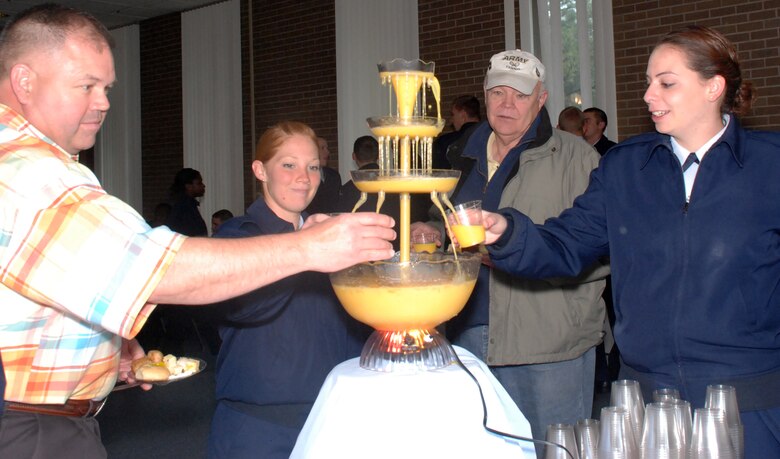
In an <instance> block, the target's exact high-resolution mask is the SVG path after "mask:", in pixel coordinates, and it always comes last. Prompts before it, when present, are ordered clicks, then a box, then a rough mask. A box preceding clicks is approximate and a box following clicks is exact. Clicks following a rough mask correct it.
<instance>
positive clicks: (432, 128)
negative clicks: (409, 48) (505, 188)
mask: <svg viewBox="0 0 780 459" xmlns="http://www.w3.org/2000/svg"><path fill="white" fill-rule="evenodd" d="M433 68H434V64H433V63H427V62H423V61H421V60H413V61H407V60H403V59H394V60H392V61H388V62H382V63H380V64H379V76H380V79H381V81H382V84H383V85H388V86H389V89H388V96H389V98H390V101H391V103H390V107H391V111H392V107H393V104H392V99H393V94H395V101H396V104H395V106H396V113H395V114H393V113H391V114H390V115H389V116H383V117H372V118H369V119H368V125H369V128H370V129H371V132H372V133H373V134H374V135H375V136H376V137H377V140H378V141H379V160H378V164H379V169H373V170H360V171H352V173H351V174H352V180H353V182H354V184H355V186H356V187H357V188H358V190H360V191H361V198H360V200H359V201H358V202H357V203H356V205H355V208H354V209H353V212H354V211H356V210H358V209H359V208H360V206H361V205H362V204H363V203H364V202H365V200H366V198H367V193H376V194H377V195H378V196H377V209H376V211H377V212H379V210H380V208H381V206H382V203H383V201H384V198H385V194H386V193H392V194H398V195H399V199H400V215H399V216H398V217H399V218H400V219H399V227H400V230H399V235H398V237H399V241H400V250H399V251H398V252H397V253H396V255H395V256H394V257H393V258H392V259H391V260H386V261H381V262H373V263H362V264H359V265H356V266H353V267H351V268H348V269H345V270H342V271H339V272H337V273H333V274H331V283H332V284H333V289H334V291H335V292H336V295H337V296H338V298H339V300H340V301H341V303H342V305H343V306H344V308H345V309H346V310H347V312H348V313H349V314H350V315H351V316H352V317H354V318H355V319H357V320H359V321H361V322H363V323H365V324H368V325H370V326H372V327H374V329H375V331H374V333H373V334H372V335H371V337H370V338H369V339H368V341H367V342H366V344H365V346H364V347H363V351H362V353H361V356H360V366H361V367H362V368H365V369H369V370H375V371H384V372H414V371H419V370H433V369H437V368H443V367H446V366H447V365H449V364H451V363H453V362H455V361H456V360H457V356H456V355H455V351H454V350H453V349H452V346H451V345H450V344H449V342H447V340H446V339H445V338H444V337H443V336H441V335H440V334H439V333H438V332H437V331H436V328H435V327H436V326H437V325H439V324H441V323H442V322H444V321H446V320H448V319H450V318H452V317H454V316H455V315H456V314H457V313H458V312H460V311H461V309H463V306H464V305H465V304H466V301H467V300H468V298H469V296H470V295H471V292H472V290H473V289H474V284H475V283H476V279H477V273H478V272H479V266H480V263H481V256H480V255H479V254H477V253H457V252H456V251H455V250H453V252H452V253H442V252H436V253H433V254H428V253H416V252H411V251H410V243H409V242H410V221H409V220H410V195H411V194H412V193H426V194H430V197H431V201H432V202H433V203H434V205H436V207H437V208H438V209H439V211H440V212H441V213H442V217H445V216H444V208H443V207H442V202H443V203H444V204H445V205H446V206H447V207H449V208H452V205H451V204H450V202H449V199H448V198H447V193H449V192H450V191H452V190H453V189H454V188H455V186H456V184H457V182H458V178H459V177H460V171H456V170H434V169H432V150H433V148H432V146H433V139H434V137H436V136H437V135H438V134H439V132H441V130H442V128H443V127H444V120H442V119H441V113H440V111H441V110H440V103H439V97H440V87H439V82H438V80H437V79H436V77H435V76H434V74H433ZM428 88H430V90H431V92H432V94H433V96H434V99H435V102H436V110H437V113H436V116H435V117H429V116H427V104H426V92H427V89H428ZM394 217H395V216H394ZM443 220H444V222H445V225H447V230H448V234H452V233H451V231H450V229H449V225H448V223H447V219H446V217H445V218H444V219H443Z"/></svg>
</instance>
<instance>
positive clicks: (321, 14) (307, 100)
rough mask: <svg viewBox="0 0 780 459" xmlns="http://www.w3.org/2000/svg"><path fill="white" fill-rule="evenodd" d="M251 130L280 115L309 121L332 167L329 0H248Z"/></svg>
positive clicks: (331, 15) (259, 130)
mask: <svg viewBox="0 0 780 459" xmlns="http://www.w3.org/2000/svg"><path fill="white" fill-rule="evenodd" d="M252 7H253V10H254V12H255V14H254V19H253V21H252V25H253V28H254V53H255V54H254V66H255V77H254V82H255V104H256V113H255V116H256V122H255V127H256V132H257V135H258V137H259V135H260V134H262V132H263V131H264V130H265V128H267V127H268V126H270V125H272V124H274V123H276V122H278V121H282V120H288V119H293V120H298V121H303V122H304V123H307V124H309V125H310V126H311V127H312V128H313V129H314V131H315V132H317V135H319V136H320V137H324V138H325V139H326V140H327V141H328V145H329V148H330V150H331V156H330V163H329V165H330V166H331V167H338V133H337V130H338V129H337V128H338V125H337V123H338V120H337V117H336V18H335V6H334V3H333V2H332V1H323V0H305V1H300V0H275V1H273V2H269V1H261V0H253V1H252Z"/></svg>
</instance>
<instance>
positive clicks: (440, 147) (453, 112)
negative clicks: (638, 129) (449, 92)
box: [433, 95, 481, 169]
mask: <svg viewBox="0 0 780 459" xmlns="http://www.w3.org/2000/svg"><path fill="white" fill-rule="evenodd" d="M479 112H480V106H479V100H478V99H477V98H476V97H474V96H468V95H463V96H458V97H456V98H455V100H453V101H452V107H451V108H450V124H451V125H452V130H451V131H450V132H445V133H443V134H440V135H439V136H438V137H436V139H434V141H433V168H434V169H451V168H452V164H451V163H450V160H449V157H448V152H447V150H448V149H449V148H450V145H452V144H454V143H456V142H457V141H458V140H459V139H466V138H467V137H468V135H469V134H470V133H471V131H472V130H473V129H474V127H475V126H476V125H477V124H479V122H480V121H481V116H480V113H479Z"/></svg>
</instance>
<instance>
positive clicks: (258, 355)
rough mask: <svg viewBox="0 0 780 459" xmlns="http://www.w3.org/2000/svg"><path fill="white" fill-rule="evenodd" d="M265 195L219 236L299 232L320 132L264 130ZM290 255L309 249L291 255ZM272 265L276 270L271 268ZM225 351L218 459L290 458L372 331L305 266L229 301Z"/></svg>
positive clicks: (313, 187) (213, 450)
mask: <svg viewBox="0 0 780 459" xmlns="http://www.w3.org/2000/svg"><path fill="white" fill-rule="evenodd" d="M252 171H253V172H254V175H255V177H256V178H257V179H258V180H259V181H260V183H261V185H262V194H263V195H262V196H261V197H260V198H259V199H257V200H256V201H255V202H254V203H253V204H252V205H251V206H249V209H247V212H246V215H243V216H240V217H236V218H232V219H230V220H228V221H226V222H225V223H223V224H222V225H221V226H220V227H219V229H218V230H217V232H216V234H215V236H216V237H248V236H256V235H260V234H279V233H288V232H293V231H298V230H300V229H301V227H302V226H305V223H304V219H305V217H306V214H305V213H304V209H305V208H306V206H308V205H309V203H310V202H311V200H312V198H313V197H314V194H315V193H316V192H317V187H318V186H319V184H320V159H319V154H318V149H317V137H316V136H315V134H314V131H313V130H312V129H311V128H310V127H309V126H307V125H305V124H303V123H299V122H294V121H285V122H281V123H278V124H276V125H274V126H272V127H271V128H269V129H268V130H267V131H265V133H263V135H262V136H261V137H260V140H259V141H258V144H257V149H256V150H255V160H254V161H253V162H252ZM280 256H286V257H297V256H300V254H296V253H294V252H291V253H286V254H284V255H280ZM269 269H271V268H270V267H269ZM215 309H217V310H219V311H228V312H227V315H226V317H225V322H224V324H223V325H222V326H221V327H220V336H221V337H222V347H221V348H220V351H219V356H218V357H217V369H216V371H217V402H218V405H217V410H216V412H215V413H214V419H213V420H212V424H211V433H210V435H209V447H208V457H210V458H230V459H236V458H260V457H262V458H271V459H273V458H287V457H289V456H290V453H291V452H292V449H293V446H295V440H296V438H297V437H298V433H299V432H300V430H301V428H302V427H303V424H304V422H305V421H306V417H307V416H308V414H309V411H310V410H311V407H312V405H313V404H314V401H315V399H316V398H317V394H318V393H319V390H320V386H321V385H322V383H323V382H324V381H325V377H326V376H327V375H328V373H329V372H330V370H331V369H332V368H333V367H334V366H336V365H337V364H339V363H341V362H343V361H344V360H347V359H350V358H352V357H356V356H358V355H360V350H361V347H362V344H363V342H364V341H365V339H366V338H367V337H368V333H369V332H370V330H368V329H367V328H364V326H363V325H361V324H359V323H358V322H356V321H355V320H353V319H352V318H350V317H349V316H348V315H347V313H346V312H345V311H344V309H343V308H342V307H341V305H340V304H339V302H338V300H337V299H336V295H335V294H334V293H333V288H332V287H331V285H330V280H329V279H328V276H327V275H326V274H322V273H317V272H305V273H301V274H298V275H295V276H291V277H288V278H286V279H284V280H281V281H279V282H276V283H274V284H271V285H268V286H266V287H263V288H261V289H258V290H255V291H253V292H250V293H248V294H246V295H243V296H240V297H238V298H234V299H232V300H228V301H226V302H224V303H222V304H220V306H219V307H218V308H215Z"/></svg>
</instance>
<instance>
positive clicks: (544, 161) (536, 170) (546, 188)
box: [487, 129, 609, 365]
mask: <svg viewBox="0 0 780 459" xmlns="http://www.w3.org/2000/svg"><path fill="white" fill-rule="evenodd" d="M552 131H553V132H552V135H551V136H550V138H549V139H548V140H547V142H545V143H544V144H543V145H541V146H539V147H534V148H529V149H528V150H526V151H524V152H523V153H522V154H521V155H520V159H519V161H520V167H519V170H518V172H517V174H516V175H515V176H514V177H513V178H511V179H510V180H509V182H508V183H507V185H506V187H505V188H504V191H503V193H502V195H501V205H500V206H499V207H500V208H504V207H513V208H515V209H518V210H520V211H521V212H523V213H524V214H526V215H528V216H529V217H530V218H531V219H532V220H533V221H534V223H543V222H544V221H545V220H546V219H548V218H550V217H556V216H558V214H560V213H561V212H562V211H563V210H565V209H567V208H569V207H571V206H572V203H573V202H574V199H575V198H576V197H577V196H579V195H580V194H582V192H583V191H585V188H586V187H587V186H588V181H589V177H590V172H591V170H593V169H594V168H596V166H597V165H598V161H599V159H600V156H599V154H598V153H597V152H596V151H595V150H594V149H593V148H592V147H591V146H590V145H588V144H587V143H586V142H585V141H583V140H582V139H580V138H579V137H576V136H574V135H571V134H569V133H567V132H563V131H560V130H558V129H553V130H552ZM607 274H609V268H608V266H601V265H598V266H594V267H592V268H591V269H588V270H586V272H583V273H582V274H581V275H580V277H578V278H577V279H546V280H534V279H524V278H519V277H513V276H511V275H508V274H506V273H504V272H501V271H498V270H496V269H494V270H492V272H491V275H490V327H489V330H490V331H489V342H488V361H487V363H488V364H489V365H518V364H528V363H549V362H557V361H562V360H569V359H573V358H576V357H579V356H580V355H582V354H583V353H584V352H585V351H587V350H588V349H590V348H591V347H593V346H595V345H596V344H598V343H599V342H601V340H602V336H603V331H602V329H603V323H604V315H605V308H604V301H603V300H602V299H601V294H602V292H603V290H604V285H605V281H604V278H605V277H606V275H607Z"/></svg>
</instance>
